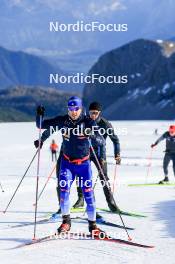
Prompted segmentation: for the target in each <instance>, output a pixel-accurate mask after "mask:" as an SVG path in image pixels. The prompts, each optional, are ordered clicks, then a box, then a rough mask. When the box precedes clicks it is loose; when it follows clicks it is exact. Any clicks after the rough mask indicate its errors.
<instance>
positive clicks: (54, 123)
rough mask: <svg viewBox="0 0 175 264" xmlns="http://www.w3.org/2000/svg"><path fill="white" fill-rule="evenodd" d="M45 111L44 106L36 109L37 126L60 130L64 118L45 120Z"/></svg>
mask: <svg viewBox="0 0 175 264" xmlns="http://www.w3.org/2000/svg"><path fill="white" fill-rule="evenodd" d="M44 113H45V109H44V107H42V106H38V107H37V109H36V126H37V127H38V128H41V129H49V128H50V127H52V128H53V129H60V128H61V126H62V116H57V117H55V118H51V119H47V120H44V119H43V118H44Z"/></svg>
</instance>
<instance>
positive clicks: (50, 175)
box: [33, 164, 57, 206]
mask: <svg viewBox="0 0 175 264" xmlns="http://www.w3.org/2000/svg"><path fill="white" fill-rule="evenodd" d="M56 165H57V164H55V166H54V168H53V169H52V171H51V173H50V174H49V176H48V178H47V180H46V183H45V184H44V186H43V188H42V190H41V192H40V194H39V195H38V201H39V199H40V197H41V195H42V193H43V192H44V190H45V188H46V186H47V184H48V182H49V180H50V178H51V177H52V174H53V173H54V171H55V169H56ZM33 206H36V204H33Z"/></svg>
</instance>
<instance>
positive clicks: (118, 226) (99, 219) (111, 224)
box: [71, 216, 134, 230]
mask: <svg viewBox="0 0 175 264" xmlns="http://www.w3.org/2000/svg"><path fill="white" fill-rule="evenodd" d="M71 219H81V220H85V221H88V219H87V218H84V217H79V216H76V217H73V218H71ZM96 223H97V224H100V225H106V226H111V227H117V228H121V229H125V228H124V227H123V226H122V225H118V224H115V223H112V222H109V221H106V220H105V219H104V218H103V217H101V218H97V219H96ZM126 229H127V230H134V228H132V227H126Z"/></svg>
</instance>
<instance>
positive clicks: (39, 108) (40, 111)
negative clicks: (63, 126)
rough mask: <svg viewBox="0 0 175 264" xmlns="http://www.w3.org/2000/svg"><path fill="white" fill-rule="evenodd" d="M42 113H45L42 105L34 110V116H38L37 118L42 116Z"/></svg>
mask: <svg viewBox="0 0 175 264" xmlns="http://www.w3.org/2000/svg"><path fill="white" fill-rule="evenodd" d="M44 113H45V108H44V106H42V105H39V106H38V107H37V109H36V114H37V115H39V116H42V117H43V116H44Z"/></svg>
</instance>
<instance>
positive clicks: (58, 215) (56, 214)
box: [49, 208, 61, 222]
mask: <svg viewBox="0 0 175 264" xmlns="http://www.w3.org/2000/svg"><path fill="white" fill-rule="evenodd" d="M60 214H61V208H59V209H58V211H57V212H56V213H54V214H52V216H51V217H50V219H49V221H50V222H57V221H58V220H59V219H60Z"/></svg>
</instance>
